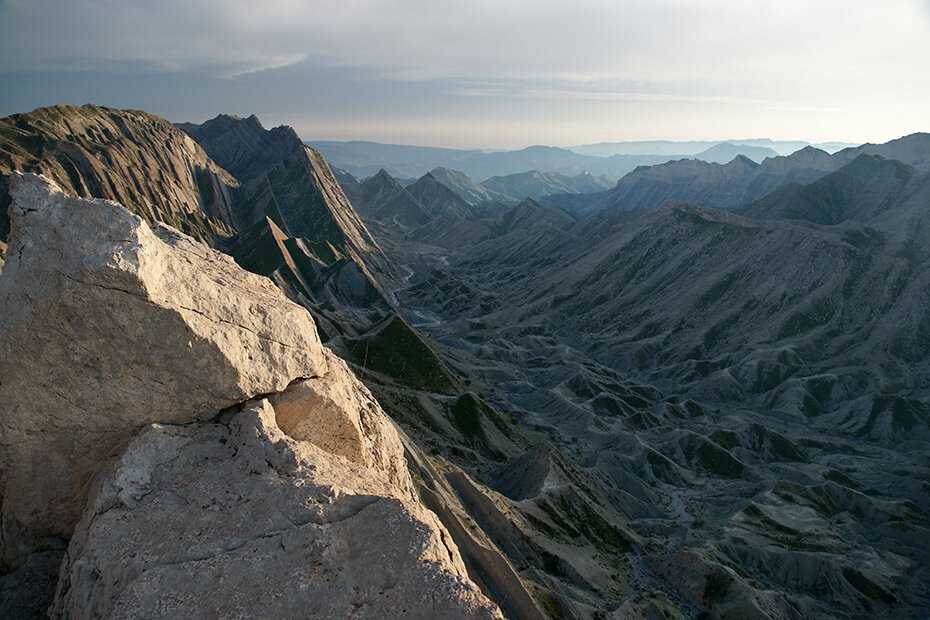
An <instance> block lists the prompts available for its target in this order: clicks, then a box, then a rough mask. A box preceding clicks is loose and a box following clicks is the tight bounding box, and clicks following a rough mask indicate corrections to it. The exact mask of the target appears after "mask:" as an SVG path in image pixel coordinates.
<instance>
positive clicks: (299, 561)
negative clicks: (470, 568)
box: [0, 174, 499, 617]
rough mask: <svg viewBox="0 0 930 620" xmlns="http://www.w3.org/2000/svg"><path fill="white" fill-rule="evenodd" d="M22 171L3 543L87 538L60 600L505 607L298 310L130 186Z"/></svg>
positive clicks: (114, 610)
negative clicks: (70, 190) (73, 182)
mask: <svg viewBox="0 0 930 620" xmlns="http://www.w3.org/2000/svg"><path fill="white" fill-rule="evenodd" d="M11 180H12V183H11V186H12V194H13V205H12V208H11V215H12V228H11V237H10V247H9V261H8V262H7V264H6V266H5V269H4V272H3V276H2V278H0V309H2V311H0V399H2V402H3V403H4V408H3V411H2V414H0V415H2V417H0V446H2V451H0V464H2V472H0V473H2V477H0V484H2V487H0V488H2V501H3V507H2V509H3V548H2V551H3V559H4V562H5V564H6V565H7V567H15V566H16V565H17V564H20V563H22V561H23V559H24V558H25V557H26V556H27V555H28V554H29V553H30V552H31V551H33V550H35V549H36V548H37V547H39V546H40V545H41V543H42V541H43V540H45V539H49V538H59V539H66V538H69V537H71V536H72V533H73V534H74V535H73V538H72V540H71V543H70V547H69V550H68V554H67V556H66V561H65V564H64V565H63V567H62V573H61V580H60V582H59V591H58V595H57V598H56V605H55V607H54V610H53V611H54V613H56V614H59V615H62V616H67V617H99V616H113V617H139V616H146V617H154V616H161V617H167V616H171V617H192V616H194V617H202V616H217V615H219V616H230V615H234V616H257V615H269V614H270V615H272V616H291V617H296V616H305V615H308V614H309V615H323V616H340V617H343V616H346V615H356V616H362V617H373V616H376V615H384V614H389V615H391V616H398V615H409V616H411V617H425V616H427V615H433V614H440V615H448V614H451V615H452V616H456V617H472V616H474V617H499V611H498V610H497V608H496V607H495V606H494V605H493V604H491V603H489V602H488V601H487V599H485V598H484V596H483V595H482V594H481V593H480V591H479V590H478V589H477V587H476V586H475V585H474V584H472V583H471V582H470V581H469V580H468V578H467V575H466V573H465V569H464V565H463V563H462V560H461V557H460V555H459V552H458V550H457V549H456V547H455V545H454V544H453V543H452V542H451V538H450V537H449V535H448V533H447V532H446V531H445V530H444V529H443V528H442V526H441V525H440V524H439V522H438V520H437V519H436V517H435V515H433V514H432V513H431V512H429V511H427V510H426V509H425V508H424V507H423V506H422V505H421V504H420V503H419V501H418V500H417V499H416V498H415V496H414V493H413V490H412V489H413V486H412V482H411V480H410V475H409V472H408V470H407V468H406V463H405V461H404V457H403V448H402V445H401V442H400V438H399V437H398V435H397V432H396V431H395V430H394V427H393V426H392V424H391V422H390V420H388V419H387V417H386V416H385V415H384V413H383V412H382V411H381V409H380V407H379V406H378V405H377V403H376V402H375V401H374V400H373V399H372V397H371V395H370V394H369V393H368V391H367V390H366V389H365V388H364V387H363V386H362V385H361V384H360V383H359V382H358V381H357V380H356V379H355V377H354V376H353V375H352V374H351V372H350V371H349V370H348V368H347V367H346V365H345V364H344V363H343V362H342V360H340V359H338V358H337V357H336V356H334V355H333V354H332V353H330V352H329V350H327V349H325V348H324V347H323V346H322V345H321V344H320V342H319V338H318V336H317V333H316V329H315V327H314V325H313V321H312V319H311V317H310V315H309V314H308V313H307V312H306V311H305V310H304V309H303V308H301V307H300V306H297V305H296V304H293V303H291V302H289V301H287V300H286V299H285V298H284V297H283V295H282V294H281V293H280V291H279V290H278V289H277V288H275V287H274V285H272V284H271V282H270V281H269V280H267V279H266V278H262V277H259V276H255V275H253V274H249V273H247V272H245V271H242V270H241V269H240V268H238V267H237V266H236V265H235V263H233V261H232V260H231V259H229V258H228V257H226V256H224V255H222V254H219V253H217V252H215V251H213V250H210V249H209V248H207V247H206V246H204V245H201V244H199V243H197V242H195V241H193V240H192V239H190V238H188V237H186V236H184V235H182V234H180V233H178V232H177V231H175V230H174V229H171V228H168V227H165V226H161V225H158V224H156V225H153V226H152V227H150V226H149V225H147V224H145V223H144V222H143V221H142V220H141V219H139V218H138V217H136V216H135V215H132V214H130V213H129V212H128V211H126V210H125V209H123V208H122V207H120V206H119V205H118V204H116V203H112V202H108V201H104V200H89V199H82V198H70V197H67V196H65V195H64V194H62V193H61V192H60V191H59V190H58V188H57V187H56V186H55V185H54V184H53V183H52V182H50V181H48V180H47V179H45V178H44V177H39V176H36V175H20V174H15V175H14V176H13V177H12V179H11ZM98 474H99V475H98ZM82 514H83V516H82ZM75 524H77V529H76V530H75ZM207 592H209V593H210V594H209V595H206V594H205V593H207Z"/></svg>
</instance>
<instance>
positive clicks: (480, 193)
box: [430, 166, 508, 205]
mask: <svg viewBox="0 0 930 620" xmlns="http://www.w3.org/2000/svg"><path fill="white" fill-rule="evenodd" d="M430 174H431V175H433V178H434V179H436V180H437V181H439V182H440V183H442V184H443V185H445V186H446V187H448V188H449V189H451V190H452V191H454V192H455V193H457V194H458V195H459V196H460V197H461V198H462V199H463V200H465V202H467V203H468V204H470V205H476V204H479V203H482V202H490V201H494V200H497V201H500V200H507V199H508V197H507V196H505V195H503V194H498V193H497V192H492V191H490V190H489V189H488V188H486V187H482V186H481V185H479V184H478V182H477V181H475V180H474V179H473V178H471V177H470V176H468V175H467V174H465V173H464V172H459V171H458V170H449V169H448V168H443V167H441V166H437V167H436V168H433V169H432V170H430Z"/></svg>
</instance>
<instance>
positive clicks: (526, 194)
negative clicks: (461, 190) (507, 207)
mask: <svg viewBox="0 0 930 620" xmlns="http://www.w3.org/2000/svg"><path fill="white" fill-rule="evenodd" d="M613 185H614V184H613V183H612V182H611V180H610V179H609V178H606V177H596V176H594V175H593V174H591V173H590V172H587V171H585V172H582V173H581V174H579V175H577V176H574V177H568V176H565V175H564V174H559V173H557V172H540V171H538V170H532V171H530V172H523V173H520V174H511V175H507V176H501V177H491V178H490V179H488V180H486V181H485V182H483V183H482V184H481V186H482V187H484V188H485V189H488V190H491V191H493V192H497V193H498V194H501V195H503V196H505V197H506V198H508V199H510V200H512V201H514V202H519V201H521V200H523V199H524V198H534V199H537V200H538V199H540V198H544V197H546V196H552V195H553V194H590V193H593V192H597V191H604V190H606V189H610V188H611V187H613Z"/></svg>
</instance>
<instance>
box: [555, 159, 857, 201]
mask: <svg viewBox="0 0 930 620" xmlns="http://www.w3.org/2000/svg"><path fill="white" fill-rule="evenodd" d="M846 161H847V160H846V158H845V157H840V156H839V155H834V156H831V155H829V154H828V153H826V152H825V151H821V150H819V149H815V148H813V147H810V146H808V147H805V148H803V149H801V150H799V151H796V152H795V153H792V154H791V155H788V156H784V157H782V156H779V157H769V158H766V159H764V160H763V161H762V163H761V164H757V163H755V162H754V161H752V160H750V159H749V158H747V157H745V156H743V155H739V156H737V157H735V158H734V159H733V160H731V161H730V162H729V163H727V164H717V163H708V162H705V161H701V160H699V159H681V160H677V161H671V162H667V163H664V164H659V165H656V166H643V167H641V168H637V169H636V170H634V171H633V172H631V173H629V174H627V175H626V176H624V177H623V178H622V179H620V181H619V182H618V183H617V185H616V186H615V187H613V188H612V189H610V190H608V191H606V192H599V193H595V194H588V195H581V196H550V197H548V198H547V199H546V201H547V202H548V203H550V204H554V205H557V206H560V207H562V208H564V209H567V210H569V211H571V212H573V213H579V214H590V213H595V212H597V211H619V210H628V209H656V208H658V207H660V206H661V205H662V204H663V203H664V202H665V201H667V200H673V201H683V202H690V203H694V204H702V205H708V206H714V207H720V208H725V209H732V208H737V207H742V206H746V205H748V204H750V203H751V202H753V201H755V200H758V199H760V198H762V197H764V196H766V195H768V194H770V193H772V192H773V191H775V190H776V189H778V188H779V187H782V186H783V185H786V184H788V183H802V184H803V183H810V182H812V181H815V180H817V179H818V178H820V177H822V176H824V175H825V174H828V173H830V172H833V171H834V170H836V169H837V168H839V167H840V166H842V165H843V164H844V163H846Z"/></svg>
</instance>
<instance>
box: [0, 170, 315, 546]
mask: <svg viewBox="0 0 930 620" xmlns="http://www.w3.org/2000/svg"><path fill="white" fill-rule="evenodd" d="M11 191H12V193H13V204H12V206H11V213H12V229H11V239H10V241H11V243H10V260H9V261H8V264H7V265H6V266H5V268H4V272H3V278H2V280H0V308H3V311H2V313H0V358H2V359H0V398H2V399H3V403H4V410H3V424H2V426H0V443H2V445H3V446H4V450H3V458H2V470H3V489H2V492H3V513H4V523H5V529H6V525H7V524H9V523H10V520H11V519H12V520H13V521H14V522H16V523H18V524H20V525H21V526H23V527H25V528H26V529H27V530H29V531H32V532H34V533H35V534H36V535H37V536H39V537H47V536H55V537H61V538H67V537H68V536H70V534H71V528H72V527H73V525H74V523H75V522H76V521H77V519H78V517H79V515H80V512H81V511H82V510H83V508H84V502H85V500H86V487H87V485H88V483H89V482H90V480H91V478H93V476H94V474H96V472H97V470H98V469H99V466H100V464H101V463H102V462H103V461H104V460H105V459H106V457H107V455H108V454H109V453H110V451H111V450H113V449H114V448H117V447H118V446H120V445H121V444H122V443H124V442H126V441H127V440H128V439H129V438H130V437H131V436H132V435H134V434H135V433H136V432H137V431H138V430H139V429H140V428H141V427H143V426H144V425H146V424H148V423H150V422H153V421H156V420H157V421H161V422H167V423H183V422H188V421H191V420H197V419H207V418H211V417H213V416H215V415H216V414H217V412H218V411H220V410H221V409H223V408H225V407H229V406H231V405H233V404H236V403H239V402H242V401H244V400H246V399H249V398H252V397H253V396H256V395H258V394H265V393H269V392H275V391H281V390H283V389H284V388H286V387H287V385H288V384H289V383H290V382H291V381H293V380H295V379H300V378H306V377H313V376H316V375H317V374H318V373H319V371H320V369H321V365H322V364H323V348H322V346H321V345H320V342H319V338H318V336H317V334H316V331H315V329H314V326H313V322H312V320H311V318H310V316H309V315H308V314H307V313H306V312H305V311H304V310H302V309H301V308H299V307H298V306H296V305H294V304H292V303H291V302H289V301H288V300H287V299H285V297H284V296H283V294H281V292H280V291H279V290H278V289H277V288H275V287H274V285H273V284H272V283H271V282H270V281H268V280H267V279H265V278H262V277H259V276H255V275H252V274H248V273H246V272H243V271H242V270H241V269H240V268H239V267H237V266H236V264H235V263H234V262H233V261H232V259H230V258H228V257H226V256H224V255H222V254H220V253H218V252H215V251H213V250H211V249H209V248H207V247H206V246H204V245H202V244H199V243H197V242H195V241H193V240H191V239H190V238H188V237H185V236H183V235H181V234H180V233H178V232H177V231H175V230H173V229H171V228H168V227H166V226H162V225H158V224H155V225H153V226H152V227H149V226H148V225H146V224H145V223H144V222H143V221H142V220H141V219H140V218H138V217H137V216H135V215H133V214H131V213H129V212H128V211H126V210H125V209H123V208H122V207H121V206H119V205H118V204H116V203H112V202H108V201H104V200H93V199H81V198H70V197H66V196H65V195H64V194H62V193H61V192H60V191H58V188H57V187H56V186H55V185H54V184H53V183H52V182H50V181H47V180H45V179H44V178H43V177H38V176H34V175H26V176H23V175H20V174H18V173H14V175H13V177H12V188H11ZM5 538H8V537H6V536H5ZM5 543H6V544H5V547H6V549H5V555H6V556H7V560H8V561H9V559H10V558H9V556H10V554H11V553H13V554H14V555H15V551H14V550H13V549H11V548H10V547H9V545H10V542H9V541H8V540H5Z"/></svg>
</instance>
